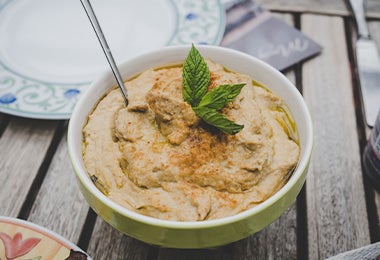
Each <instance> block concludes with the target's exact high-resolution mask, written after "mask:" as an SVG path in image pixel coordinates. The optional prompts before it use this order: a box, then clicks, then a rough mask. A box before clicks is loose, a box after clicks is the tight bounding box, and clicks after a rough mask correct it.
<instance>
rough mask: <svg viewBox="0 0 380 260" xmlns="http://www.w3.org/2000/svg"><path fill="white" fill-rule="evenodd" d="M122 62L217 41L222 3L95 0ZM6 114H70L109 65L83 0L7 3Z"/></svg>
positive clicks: (1, 69) (0, 78)
mask: <svg viewBox="0 0 380 260" xmlns="http://www.w3.org/2000/svg"><path fill="white" fill-rule="evenodd" d="M91 3H92V6H93V8H94V10H95V13H96V15H97V17H98V20H99V22H100V24H101V26H102V30H103V32H104V34H105V36H106V38H107V41H108V44H109V46H110V49H111V51H112V53H113V56H114V58H115V60H116V62H117V63H119V62H122V61H124V60H126V59H129V58H132V57H134V56H137V55H139V54H142V53H145V52H147V51H151V50H153V49H156V48H159V47H162V46H166V45H180V44H190V43H195V44H210V45H217V44H219V43H220V40H221V38H222V36H223V33H224V26H225V13H224V10H223V7H222V5H221V3H220V1H219V0H160V1H157V0H144V1H136V0H107V1H104V0H93V1H91ZM0 39H1V41H0V112H3V113H7V114H12V115H18V116H23V117H29V118H41V119H67V118H69V117H70V115H71V112H72V110H73V108H74V106H75V104H76V101H77V100H78V97H79V96H80V95H81V93H82V92H83V91H85V89H86V87H87V86H88V85H89V84H90V83H91V81H92V80H94V79H95V78H96V77H97V75H99V74H100V73H101V72H102V71H104V70H106V69H108V68H109V67H108V66H109V65H108V63H107V61H106V59H105V56H104V54H103V52H102V49H101V47H100V44H99V42H98V40H97V39H96V36H95V33H94V31H93V29H92V28H91V24H90V22H89V20H88V18H87V16H86V13H85V11H84V9H83V7H82V5H81V3H80V1H79V0H65V1H62V0H33V1H30V0H0Z"/></svg>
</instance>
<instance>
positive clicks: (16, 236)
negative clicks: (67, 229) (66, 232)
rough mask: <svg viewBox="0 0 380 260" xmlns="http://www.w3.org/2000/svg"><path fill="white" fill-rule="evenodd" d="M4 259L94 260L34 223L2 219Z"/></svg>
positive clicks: (0, 251)
mask: <svg viewBox="0 0 380 260" xmlns="http://www.w3.org/2000/svg"><path fill="white" fill-rule="evenodd" d="M0 259H36V260H37V259H68V260H70V259H83V260H84V259H89V260H90V259H92V258H91V257H89V256H88V255H87V254H86V253H84V252H83V251H82V250H81V249H80V248H79V247H77V246H76V245H74V244H73V243H71V242H70V241H68V240H66V239H65V238H63V237H61V236H60V235H58V234H56V233H54V232H52V231H50V230H48V229H46V228H43V227H41V226H38V225H36V224H34V223H31V222H28V221H25V220H21V219H16V218H10V217H4V216H0Z"/></svg>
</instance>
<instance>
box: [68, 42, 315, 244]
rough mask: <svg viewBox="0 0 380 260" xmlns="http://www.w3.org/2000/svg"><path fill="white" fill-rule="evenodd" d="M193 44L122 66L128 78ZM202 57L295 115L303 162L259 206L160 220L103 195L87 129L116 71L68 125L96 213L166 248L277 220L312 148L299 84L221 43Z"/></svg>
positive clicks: (176, 57) (240, 233)
mask: <svg viewBox="0 0 380 260" xmlns="http://www.w3.org/2000/svg"><path fill="white" fill-rule="evenodd" d="M189 49H190V47H189V46H178V47H166V48H163V49H161V50H158V51H154V52H151V53H149V54H146V55H142V56H140V57H137V58H134V59H132V60H129V61H127V62H124V63H122V64H121V65H120V71H121V73H122V76H123V78H125V79H128V78H130V77H132V76H133V75H136V74H138V73H139V72H142V71H144V70H146V69H148V68H152V67H162V66H165V64H173V63H174V62H180V61H183V60H184V59H185V57H186V55H187V53H188V51H189ZM198 49H199V51H200V52H201V53H202V56H204V57H208V58H210V59H212V60H213V61H215V62H217V63H220V64H223V65H224V66H225V67H226V68H228V69H230V70H232V71H236V72H239V73H243V74H247V75H250V76H251V77H252V78H254V79H255V80H257V81H258V82H260V83H262V84H264V85H265V86H267V87H268V88H270V89H271V90H272V91H273V92H274V93H276V94H277V95H279V96H281V97H282V98H283V99H284V101H285V102H286V103H287V104H288V107H289V109H290V111H291V113H292V114H293V116H294V119H295V122H296V125H297V128H298V131H299V138H300V146H301V155H300V160H299V163H298V165H297V167H296V169H295V171H294V173H293V175H292V176H291V178H290V179H289V181H288V182H287V183H286V184H285V186H284V187H282V188H281V189H280V190H279V191H278V192H277V193H275V194H274V195H272V196H271V197H270V198H269V199H267V200H266V201H264V202H263V203H261V204H259V205H258V206H256V207H254V208H251V209H248V210H246V211H244V212H241V213H239V214H236V215H234V216H230V217H225V218H221V219H216V220H207V221H201V222H177V221H167V220H160V219H155V218H152V217H147V216H143V215H140V214H138V213H135V212H132V211H130V210H127V209H125V208H123V207H121V206H119V205H118V204H116V203H114V202H113V201H111V200H110V199H109V198H108V197H106V196H105V195H104V194H103V193H101V192H100V191H99V190H98V189H97V188H96V187H95V185H94V184H93V182H92V181H91V180H90V178H89V176H88V175H87V172H86V170H85V167H84V164H83V159H82V128H83V126H84V124H85V123H86V120H87V115H88V114H89V112H90V111H91V109H92V108H93V107H94V105H95V104H96V103H97V102H98V99H99V98H100V97H101V96H103V94H104V93H105V92H106V91H107V90H108V89H109V88H110V87H112V85H113V84H114V79H113V76H112V73H111V72H107V73H105V74H104V75H103V76H102V77H100V78H99V79H98V80H96V81H95V82H94V83H93V84H92V85H91V87H90V88H89V91H87V92H86V93H85V94H84V95H83V97H82V99H81V100H80V101H79V102H78V104H77V106H76V108H75V109H74V112H73V115H72V117H71V120H70V123H69V129H68V148H69V154H70V157H71V160H72V164H73V166H74V170H75V173H76V176H77V180H78V183H79V187H80V190H81V191H82V193H83V195H84V197H85V198H86V200H87V201H88V203H89V204H90V206H91V207H92V208H93V209H94V210H95V212H96V213H97V214H98V215H99V216H100V217H101V218H103V219H104V220H105V221H107V222H108V223H110V224H111V225H112V226H114V227H115V228H116V229H118V230H120V231H122V232H124V233H125V234H127V235H130V236H132V237H134V238H137V239H140V240H142V241H145V242H147V243H152V244H156V245H160V246H165V247H175V248H206V247H215V246H219V245H223V244H227V243H230V242H233V241H236V240H239V239H242V238H244V237H246V236H248V235H250V234H253V233H255V232H257V231H259V230H261V229H263V228H264V227H265V226H267V225H269V224H270V223H271V222H272V221H274V220H275V219H277V218H278V217H279V216H280V215H281V214H282V213H283V212H284V211H285V210H286V209H287V208H288V207H289V206H290V205H291V204H292V203H293V201H294V200H295V198H296V196H297V194H298V193H299V191H300V190H301V187H302V185H303V184H304V181H305V178H306V172H307V168H308V164H309V160H310V156H311V150H312V141H313V138H312V123H311V118H310V115H309V112H308V109H307V107H306V104H305V102H304V100H303V98H302V96H301V95H300V93H299V92H298V90H297V89H296V88H295V87H294V85H293V84H292V83H291V82H290V81H289V80H288V79H287V78H286V77H285V76H284V75H283V74H281V73H280V72H278V71H277V70H275V69H273V68H272V67H271V66H269V65H267V64H266V63H263V62H262V61H259V60H258V59H255V58H253V57H252V56H249V55H246V54H243V53H241V52H237V51H233V50H230V49H226V48H222V47H216V46H199V48H198Z"/></svg>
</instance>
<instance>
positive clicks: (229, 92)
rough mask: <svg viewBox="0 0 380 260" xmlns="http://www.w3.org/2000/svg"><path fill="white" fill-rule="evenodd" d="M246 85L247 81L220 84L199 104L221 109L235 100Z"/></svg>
mask: <svg viewBox="0 0 380 260" xmlns="http://www.w3.org/2000/svg"><path fill="white" fill-rule="evenodd" d="M244 86H245V83H242V84H234V85H231V84H226V85H220V86H218V87H216V88H214V89H213V90H211V91H210V92H208V93H207V94H206V95H205V96H204V97H203V98H202V100H201V102H200V103H199V105H198V106H202V107H209V108H214V109H216V110H220V109H222V108H223V107H225V106H226V105H227V104H228V103H230V102H231V101H233V100H234V99H235V98H236V96H237V95H239V93H240V91H241V89H242V88H243V87H244Z"/></svg>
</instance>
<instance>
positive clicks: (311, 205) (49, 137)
mask: <svg viewBox="0 0 380 260" xmlns="http://www.w3.org/2000/svg"><path fill="white" fill-rule="evenodd" d="M257 2H259V3H261V4H262V5H263V6H264V7H266V8H268V9H270V10H271V11H273V13H275V14H276V15H278V16H279V17H280V18H281V19H284V20H286V21H287V22H289V23H291V24H294V26H296V27H298V28H300V29H301V30H302V31H303V32H304V33H305V34H307V35H309V36H310V37H311V38H313V39H314V40H316V41H317V42H318V43H319V44H321V45H322V46H323V51H322V53H321V54H320V55H319V56H317V57H315V58H313V59H311V60H308V61H305V62H304V63H300V64H297V65H295V66H293V67H292V68H290V69H288V70H287V71H285V74H286V76H287V77H289V78H290V79H291V81H293V82H294V83H295V85H296V86H297V87H298V88H299V89H300V91H301V92H302V94H303V96H304V98H305V100H306V102H307V104H308V107H309V109H310V112H311V115H312V119H313V124H314V131H315V132H314V133H315V136H314V137H315V146H314V150H313V156H312V160H311V165H310V169H309V172H308V177H307V181H306V184H305V186H304V188H303V190H302V191H301V193H300V195H299V196H298V198H297V201H295V202H294V204H293V205H292V206H291V207H290V208H289V209H288V210H287V212H286V213H285V214H283V215H282V216H281V217H280V218H279V219H278V220H276V221H275V222H274V223H272V224H271V225H269V226H268V227H267V228H265V229H264V230H262V231H260V232H258V233H256V234H254V235H252V236H250V237H248V238H246V239H243V240H241V241H238V242H235V243H232V244H229V245H226V246H222V247H219V248H215V249H203V250H179V249H167V248H159V247H156V246H151V245H147V244H145V243H143V242H140V241H137V240H135V239H133V238H130V237H128V236H126V235H123V234H121V233H120V232H118V231H117V230H115V229H113V228H112V227H111V226H110V225H108V224H107V223H105V222H104V221H102V220H101V219H100V218H98V217H97V216H96V214H95V213H94V212H93V211H92V210H91V209H89V207H88V205H87V203H86V202H85V200H84V198H83V197H82V195H81V194H80V192H79V189H78V186H77V184H76V180H75V176H74V172H73V170H72V167H71V164H70V161H69V158H68V154H67V144H66V131H67V121H49V120H35V119H25V118H20V117H16V116H11V115H6V114H1V113H0V183H1V185H0V205H1V206H0V215H5V216H10V217H18V218H21V219H26V220H28V221H31V222H34V223H36V224H38V225H41V226H43V227H46V228H48V229H50V230H53V231H55V232H56V233H58V234H60V235H62V236H63V237H65V238H67V239H68V240H70V241H72V242H74V243H76V244H78V245H79V246H80V247H81V248H82V249H84V250H86V251H87V252H88V253H89V254H90V255H91V256H93V257H94V259H307V258H309V259H324V258H327V257H330V256H333V255H336V254H338V253H341V252H344V251H347V250H352V249H355V248H359V247H362V246H365V245H369V244H371V243H375V242H377V241H379V240H380V229H379V214H380V193H379V192H377V191H376V190H375V189H374V188H373V187H372V186H371V183H370V182H369V181H368V179H367V178H366V176H365V174H364V171H363V167H362V160H361V154H362V151H363V148H364V145H365V143H366V139H367V137H368V134H369V131H370V129H369V128H367V127H366V125H365V123H364V119H363V109H362V104H361V99H360V89H359V87H358V77H357V73H356V66H355V58H354V57H355V56H354V53H355V49H354V44H353V43H354V39H355V37H356V35H355V30H354V28H355V27H354V21H353V18H352V16H351V15H350V13H349V11H348V9H347V5H346V3H345V2H344V0H335V1H332V0H319V1H316V0H314V1H313V0H308V1H306V0H302V1H301V0H293V1H289V0H286V1H285V0H261V1H257ZM368 3H369V5H368V6H369V7H371V8H370V10H369V14H368V15H369V18H371V19H370V31H371V33H372V34H373V36H374V38H375V40H376V41H377V43H378V47H379V49H380V4H379V1H378V0H369V2H368ZM379 102H380V101H379Z"/></svg>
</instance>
